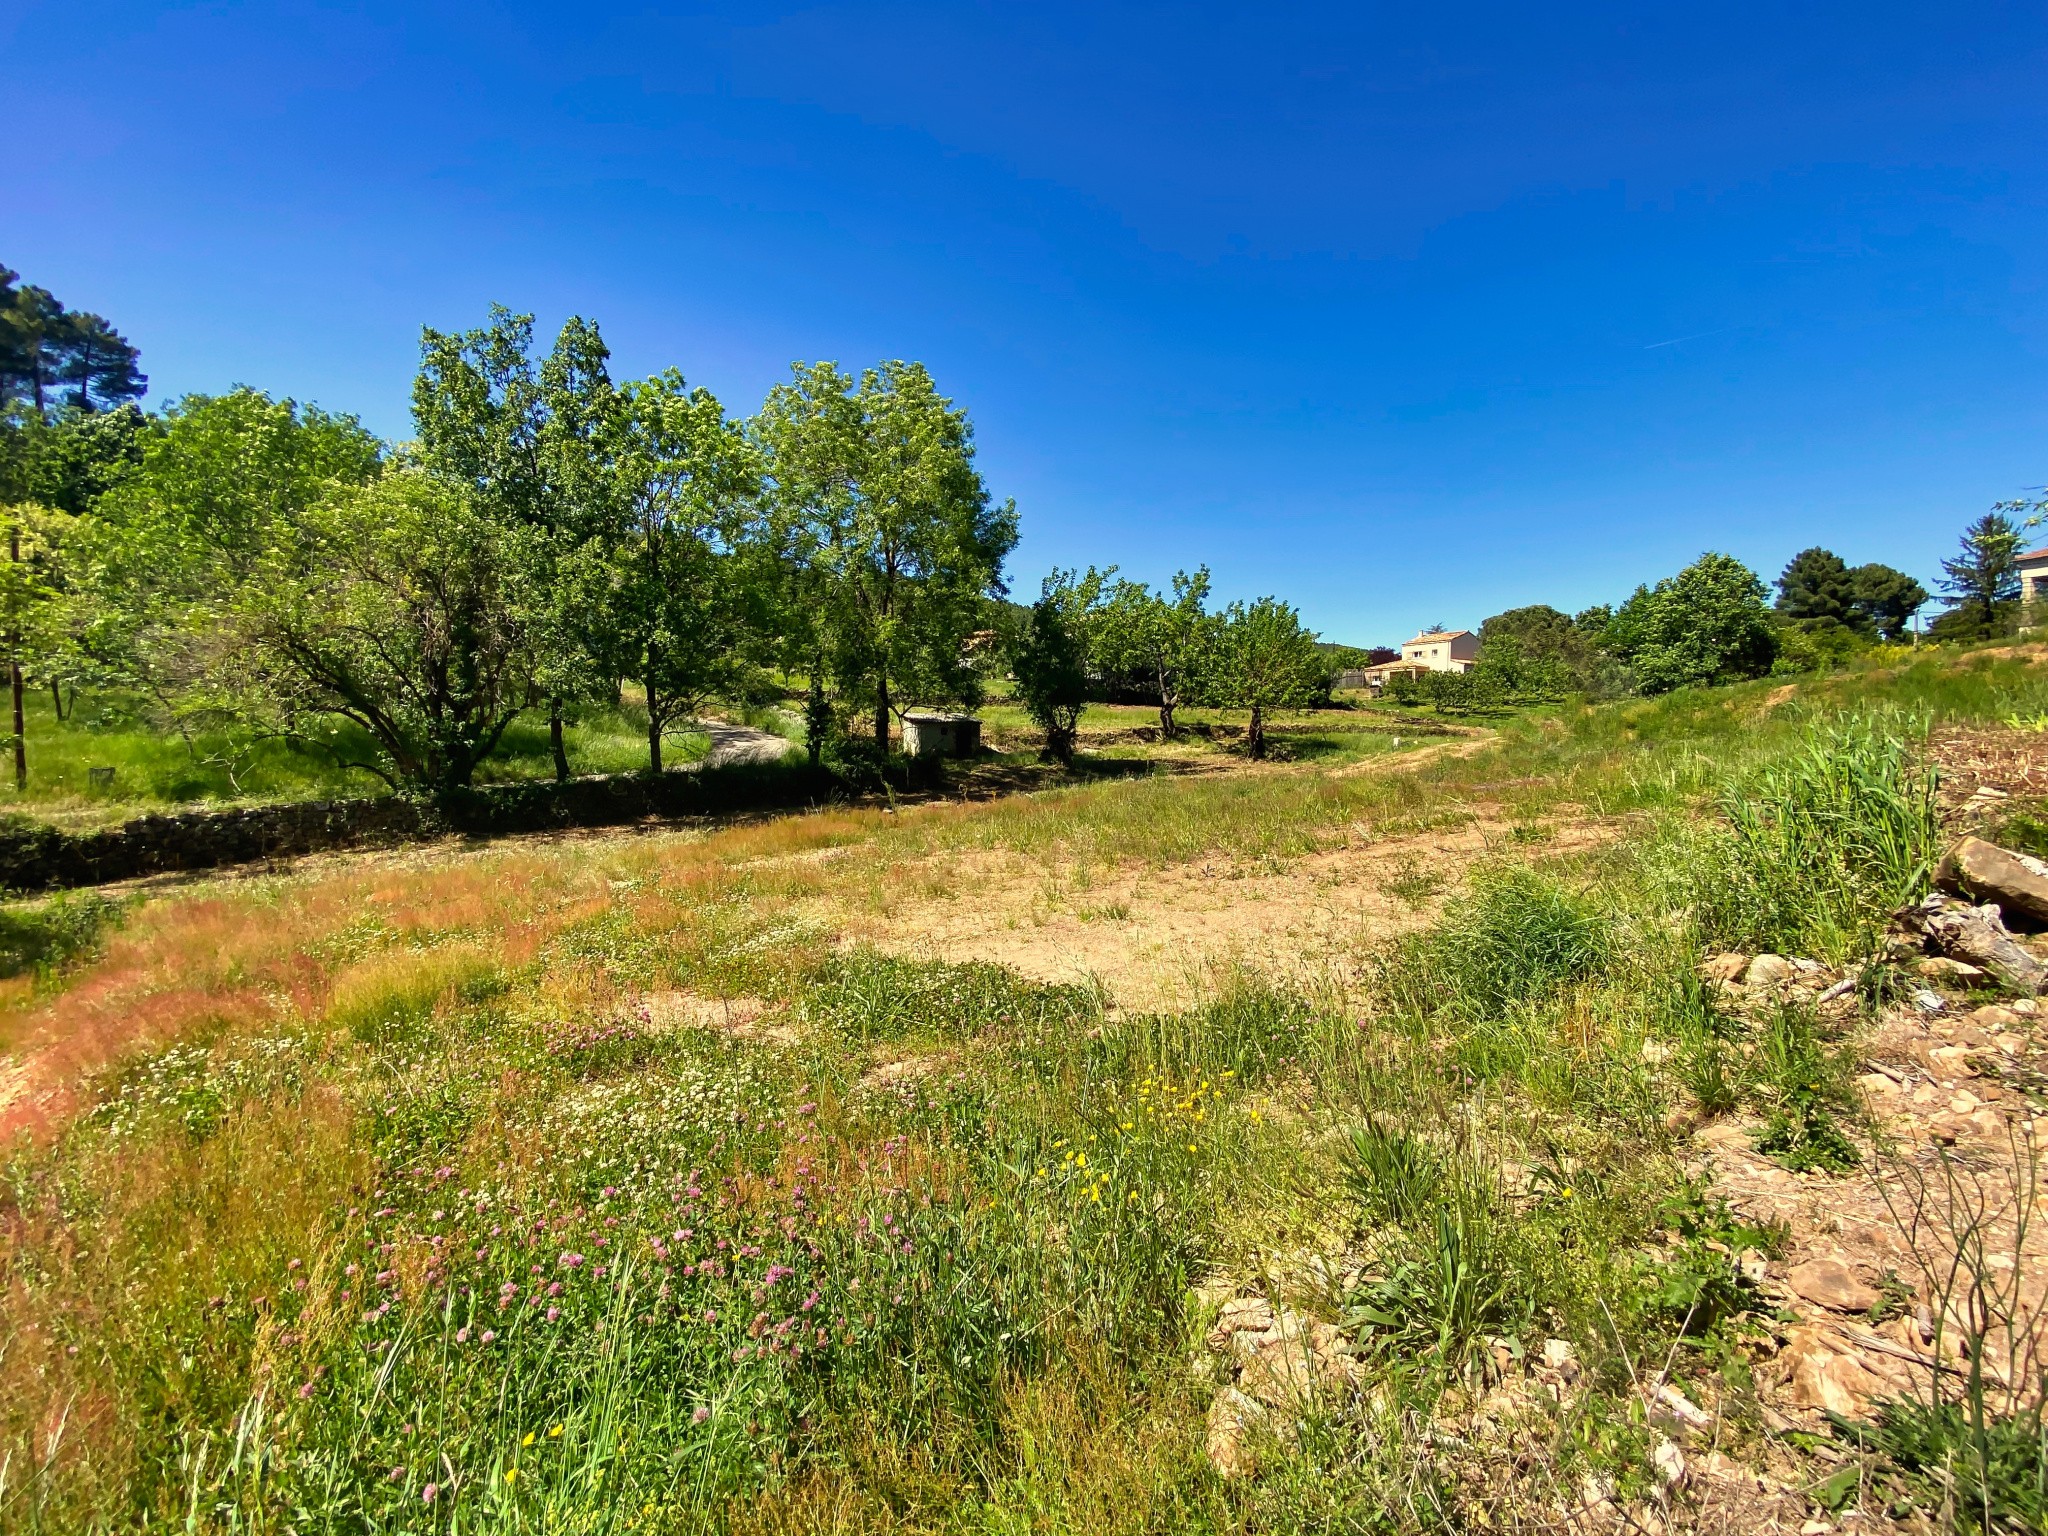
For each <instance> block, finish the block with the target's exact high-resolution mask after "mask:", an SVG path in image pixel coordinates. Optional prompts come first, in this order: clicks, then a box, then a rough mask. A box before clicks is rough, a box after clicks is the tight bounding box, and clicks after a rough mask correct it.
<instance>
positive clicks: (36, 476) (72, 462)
mask: <svg viewBox="0 0 2048 1536" xmlns="http://www.w3.org/2000/svg"><path fill="white" fill-rule="evenodd" d="M149 432H150V421H149V418H148V417H147V416H145V415H143V413H142V411H141V409H140V408H139V407H137V406H136V405H134V404H132V403H130V404H127V405H121V406H117V407H115V408H114V409H112V410H104V411H90V412H86V411H65V412H62V413H60V414H59V415H58V417H57V419H56V420H55V421H54V422H52V423H51V424H50V425H49V427H48V428H47V429H45V430H43V431H41V432H38V433H36V434H35V435H36V438H37V441H36V444H35V454H34V462H33V465H32V466H31V467H30V469H29V471H28V485H29V489H30V492H31V495H32V499H34V500H35V501H37V502H38V503H40V504H41V505H43V506H46V507H53V508H55V509H56V510H58V511H60V512H69V513H70V514H72V515H73V516H74V517H77V516H83V515H85V514H87V513H89V512H92V511H94V510H95V509H96V508H97V507H98V505H99V500H100V498H101V497H102V496H104V495H106V494H107V492H108V491H110V490H112V489H113V488H114V487H115V486H116V485H118V484H119V483H120V482H121V481H122V480H123V479H125V478H126V477H127V476H128V475H130V474H132V473H134V472H135V471H136V470H137V469H139V468H140V467H141V465H142V447H143V443H144V442H145V441H146V440H147V438H148V435H149Z"/></svg>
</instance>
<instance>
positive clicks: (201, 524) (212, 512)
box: [67, 389, 383, 717]
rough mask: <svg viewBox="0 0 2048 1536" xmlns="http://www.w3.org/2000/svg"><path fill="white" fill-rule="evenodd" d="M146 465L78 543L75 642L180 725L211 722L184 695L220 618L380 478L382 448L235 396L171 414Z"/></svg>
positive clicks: (332, 421)
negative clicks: (339, 495)
mask: <svg viewBox="0 0 2048 1536" xmlns="http://www.w3.org/2000/svg"><path fill="white" fill-rule="evenodd" d="M139 453H140V462H139V463H137V464H135V465H134V466H133V467H132V468H131V469H128V470H127V471H125V472H123V473H121V474H120V475H118V476H117V477H115V478H114V480H113V483H112V484H111V485H110V486H109V487H108V488H107V489H106V490H105V491H104V492H103V493H102V494H101V495H100V496H99V497H98V498H97V499H96V500H95V502H94V504H93V514H94V515H93V516H92V517H90V518H85V519H82V520H81V522H80V525H79V527H78V529H77V530H76V531H75V533H74V535H73V537H72V541H71V546H70V548H71V553H72V558H70V559H68V560H67V567H68V570H69V578H70V582H71V587H72V596H73V600H74V603H75V605H76V607H77V609H78V612H79V618H78V633H79V643H80V646H81V648H82V650H83V651H84V652H85V653H86V654H87V655H89V656H90V657H91V658H92V659H93V660H94V662H95V663H96V664H97V666H98V667H99V668H100V669H101V670H102V672H103V673H104V675H106V676H108V677H109V678H110V679H118V680H120V681H123V682H125V683H127V684H128V685H130V686H134V687H139V688H141V689H143V690H144V691H145V692H146V693H148V694H149V695H150V696H151V697H153V698H154V699H155V700H156V701H157V703H158V704H159V706H161V707H162V708H164V709H165V710H166V711H168V712H170V713H171V714H172V715H173V716H174V717H180V716H182V715H183V714H184V713H185V712H186V711H187V710H188V709H191V708H198V709H200V710H201V711H202V712H205V711H207V710H210V709H211V708H212V707H213V704H214V703H217V702H218V701H217V700H216V699H214V698H213V697H212V696H211V694H210V691H209V690H205V689H201V690H199V691H198V692H196V693H193V692H190V691H189V690H188V685H189V684H193V683H195V682H196V681H197V680H198V679H199V678H200V676H201V675H202V674H203V673H204V672H206V671H207V670H208V664H207V662H206V659H205V657H204V656H203V655H202V652H203V650H204V646H203V644H202V641H203V640H204V639H205V637H207V636H209V635H210V634H211V633H212V632H213V631H214V629H215V627H216V621H217V619H218V616H219V615H220V613H221V612H223V611H224V610H225V608H226V607H227V606H228V605H229V604H230V603H231V602H232V601H233V599H234V598H235V596H236V595H237V593H238V592H239V591H240V590H241V588H242V587H243V586H244V585H245V584H246V583H247V582H248V581H250V580H251V579H252V578H253V577H254V575H255V574H256V571H257V568H258V567H259V565H261V564H262V563H263V562H264V561H265V560H266V559H268V558H269V556H270V555H271V553H272V552H273V551H274V550H276V549H277V548H279V547H280V546H282V545H289V544H291V543H292V542H293V541H294V539H295V538H296V529H297V528H298V527H299V525H300V524H301V523H302V522H303V520H304V519H305V518H306V516H307V515H308V514H309V512H310V511H311V509H312V508H313V507H315V506H316V505H318V504H319V503H320V502H322V501H323V500H325V499H326V498H328V497H329V496H330V495H331V494H332V492H333V489H334V487H335V486H336V485H364V484H367V483H369V482H371V481H373V480H374V479H375V478H376V477H377V476H378V474H379V473H381V471H382V469H383V445H382V443H380V442H379V441H378V439H377V438H376V437H375V436H374V435H373V434H371V433H370V432H368V431H366V430H365V429H364V428H363V426H362V424H361V423H360V422H358V421H357V420H356V419H355V418H354V417H352V416H337V415H332V414H330V413H328V412H325V411H322V410H320V409H318V408H317V407H313V406H301V405H298V404H297V403H295V402H293V401H291V400H272V399H271V398H270V397H269V396H268V395H264V394H262V393H259V392H258V391H256V390H251V389H239V390H235V391H233V392H231V393H229V394H225V395H212V396H208V395H187V396H186V397H184V398H183V399H182V400H179V401H177V402H176V403H175V404H173V405H172V406H171V408H170V409H169V410H167V411H166V412H164V414H163V415H162V416H160V417H158V418H156V419H155V420H153V421H152V422H150V423H149V424H148V425H147V427H146V429H145V430H144V431H143V432H142V433H141V434H140V437H139Z"/></svg>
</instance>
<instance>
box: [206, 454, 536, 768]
mask: <svg viewBox="0 0 2048 1536" xmlns="http://www.w3.org/2000/svg"><path fill="white" fill-rule="evenodd" d="M512 537H513V535H512V533H511V532H510V530H508V529H506V527H505V526H504V525H503V524H502V523H500V522H498V521H496V520H495V519H493V518H491V517H488V516H486V515H484V514H483V513H482V512H481V511H479V510H478V509H477V507H476V506H475V504H474V501H473V499H472V496H471V493H470V492H469V491H468V489H467V488H466V487H463V486H460V485H457V484H455V483H454V482H451V481H447V480H443V479H439V478H437V477H435V476H433V475H431V474H427V473H425V472H423V471H420V470H401V471H396V472H394V473H392V474H389V475H386V476H385V477H383V478H382V479H380V480H378V481H375V482H372V483H370V484H367V485H361V486H353V487H342V488H338V489H337V490H336V491H335V493H334V494H333V495H331V496H330V497H328V498H327V499H325V500H323V501H322V502H320V503H319V504H318V505H316V506H315V507H313V508H311V509H309V510H308V512H307V513H306V515H305V516H304V517H302V518H300V519H299V520H297V521H296V523H295V524H294V525H293V526H292V528H291V529H290V530H289V533H288V535H286V536H283V537H280V539H279V540H278V541H277V542H276V543H275V544H274V545H273V546H272V547H271V548H270V549H269V550H267V551H266V552H265V555H264V557H263V559H262V561H261V562H260V563H259V565H258V567H257V569H256V571H255V572H254V573H253V575H252V577H251V579H250V580H249V581H248V582H247V583H246V584H245V585H244V586H243V587H242V588H241V590H240V591H239V592H238V593H237V595H236V599H235V603H234V606H233V609H232V611H231V616H230V617H231V622H230V623H229V624H228V625H227V626H225V627H224V628H223V629H222V630H221V631H220V632H219V640H220V646H221V649H220V650H219V652H218V654H217V655H216V658H215V661H216V668H217V676H219V677H220V678H221V679H222V680H223V682H224V683H225V685H226V686H227V687H228V689H229V690H230V691H231V692H232V693H234V694H235V695H236V696H238V697H240V698H243V699H246V700H248V701H250V702H251V703H252V704H257V703H260V704H261V705H263V706H265V707H267V708H268V710H269V711H270V712H271V713H272V715H273V717H274V723H275V724H276V725H277V727H278V728H280V729H283V730H287V731H293V732H304V731H305V730H306V729H307V728H308V726H310V725H312V724H314V723H316V722H317V719H318V717H320V716H322V715H339V716H341V717H342V718H344V719H347V720H353V721H354V722H355V723H356V724H358V725H360V726H361V727H362V728H363V729H364V730H365V731H367V732H369V734H370V736H371V737H372V738H373V739H374V740H375V741H376V743H377V746H378V749H379V757H380V761H378V762H376V763H371V764H361V765H358V766H363V767H368V768H370V769H371V770H372V771H374V772H376V773H378V774H380V775H381V776H383V777H384V778H385V779H386V780H387V781H389V782H390V783H392V784H393V785H394V786H397V787H404V788H408V789H411V790H415V791H419V792H422V793H424V794H426V795H428V796H431V797H433V798H436V799H440V800H445V799H447V798H448V797H449V796H450V795H452V794H454V793H456V792H458V791H459V790H461V789H463V788H464V787H466V786H467V785H468V784H469V782H470V780H471V777H472V775H473V774H474V773H475V771H476V768H477V765H478V764H479V763H481V762H482V761H483V760H484V759H485V758H486V757H487V756H489V755H490V753H491V752H492V751H493V749H495V748H496V746H497V744H498V740H499V738H500V737H501V736H502V735H503V734H504V731H505V728H506V726H508V725H510V724H511V722H512V720H513V719H514V718H515V717H516V716H517V715H518V714H519V712H520V710H521V709H522V708H524V707H525V705H526V702H527V698H528V690H529V688H530V686H531V665H532V658H531V653H530V650H529V648H528V646H527V643H526V636H525V634H524V631H523V629H522V626H521V624H520V617H519V608H518V604H517V602H516V601H515V592H514V588H515V583H516V579H517V565H516V557H515V553H514V551H513V550H512V549H511V548H510V547H509V546H510V542H511V540H512Z"/></svg>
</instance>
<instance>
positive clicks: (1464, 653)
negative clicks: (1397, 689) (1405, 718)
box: [1365, 629, 1479, 689]
mask: <svg viewBox="0 0 2048 1536" xmlns="http://www.w3.org/2000/svg"><path fill="white" fill-rule="evenodd" d="M1478 659H1479V637H1478V636H1477V635H1475V634H1473V633H1472V631H1471V630H1469V629H1430V630H1424V631H1423V632H1422V633H1421V634H1419V635H1417V636H1416V637H1415V638H1414V639H1413V640H1408V641H1404V642H1403V643H1402V645H1401V659H1400V660H1399V661H1385V662H1381V663H1380V664H1379V665H1378V666H1376V667H1367V668H1366V669H1365V682H1366V686H1367V687H1369V688H1375V689H1377V688H1383V687H1385V686H1386V682H1387V679H1388V678H1390V677H1392V676H1394V675H1395V674H1396V673H1400V672H1470V671H1471V670H1472V664H1473V663H1474V662H1476V661H1477V660H1478Z"/></svg>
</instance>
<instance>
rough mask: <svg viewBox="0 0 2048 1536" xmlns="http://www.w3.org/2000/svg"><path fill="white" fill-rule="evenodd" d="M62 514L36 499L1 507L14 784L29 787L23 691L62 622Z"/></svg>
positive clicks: (0, 569)
mask: <svg viewBox="0 0 2048 1536" xmlns="http://www.w3.org/2000/svg"><path fill="white" fill-rule="evenodd" d="M69 521H70V520H69V519H68V518H66V517H65V516H64V515H63V514H62V513H58V512H52V511H50V510H49V509H48V508H46V507H39V506H35V505H34V504H32V503H28V504H17V505H14V506H9V507H0V525H4V529H5V537H6V543H7V547H6V549H5V551H4V552H0V553H4V555H5V559H4V560H0V643H4V644H5V646H6V650H7V672H8V683H9V691H10V694H11V702H12V704H13V723H14V729H13V732H12V733H11V734H12V743H11V744H12V747H13V755H14V788H15V790H16V792H17V793H19V792H20V791H22V790H25V789H27V788H28V735H27V720H26V713H25V711H24V709H23V693H24V690H25V687H26V684H27V681H28V680H29V678H30V677H31V676H32V675H35V674H37V673H39V672H41V671H42V670H43V668H42V663H44V662H45V661H46V660H50V659H54V655H55V653H56V651H57V649H58V646H59V644H60V633H61V630H60V626H59V625H58V624H57V623H56V622H55V621H54V610H55V608H56V605H57V602H58V599H59V598H60V596H61V593H62V587H61V576H60V574H59V571H58V568H57V561H58V548H59V544H60V541H61V539H62V537H63V532H64V525H65V524H66V523H68V522H69Z"/></svg>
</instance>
